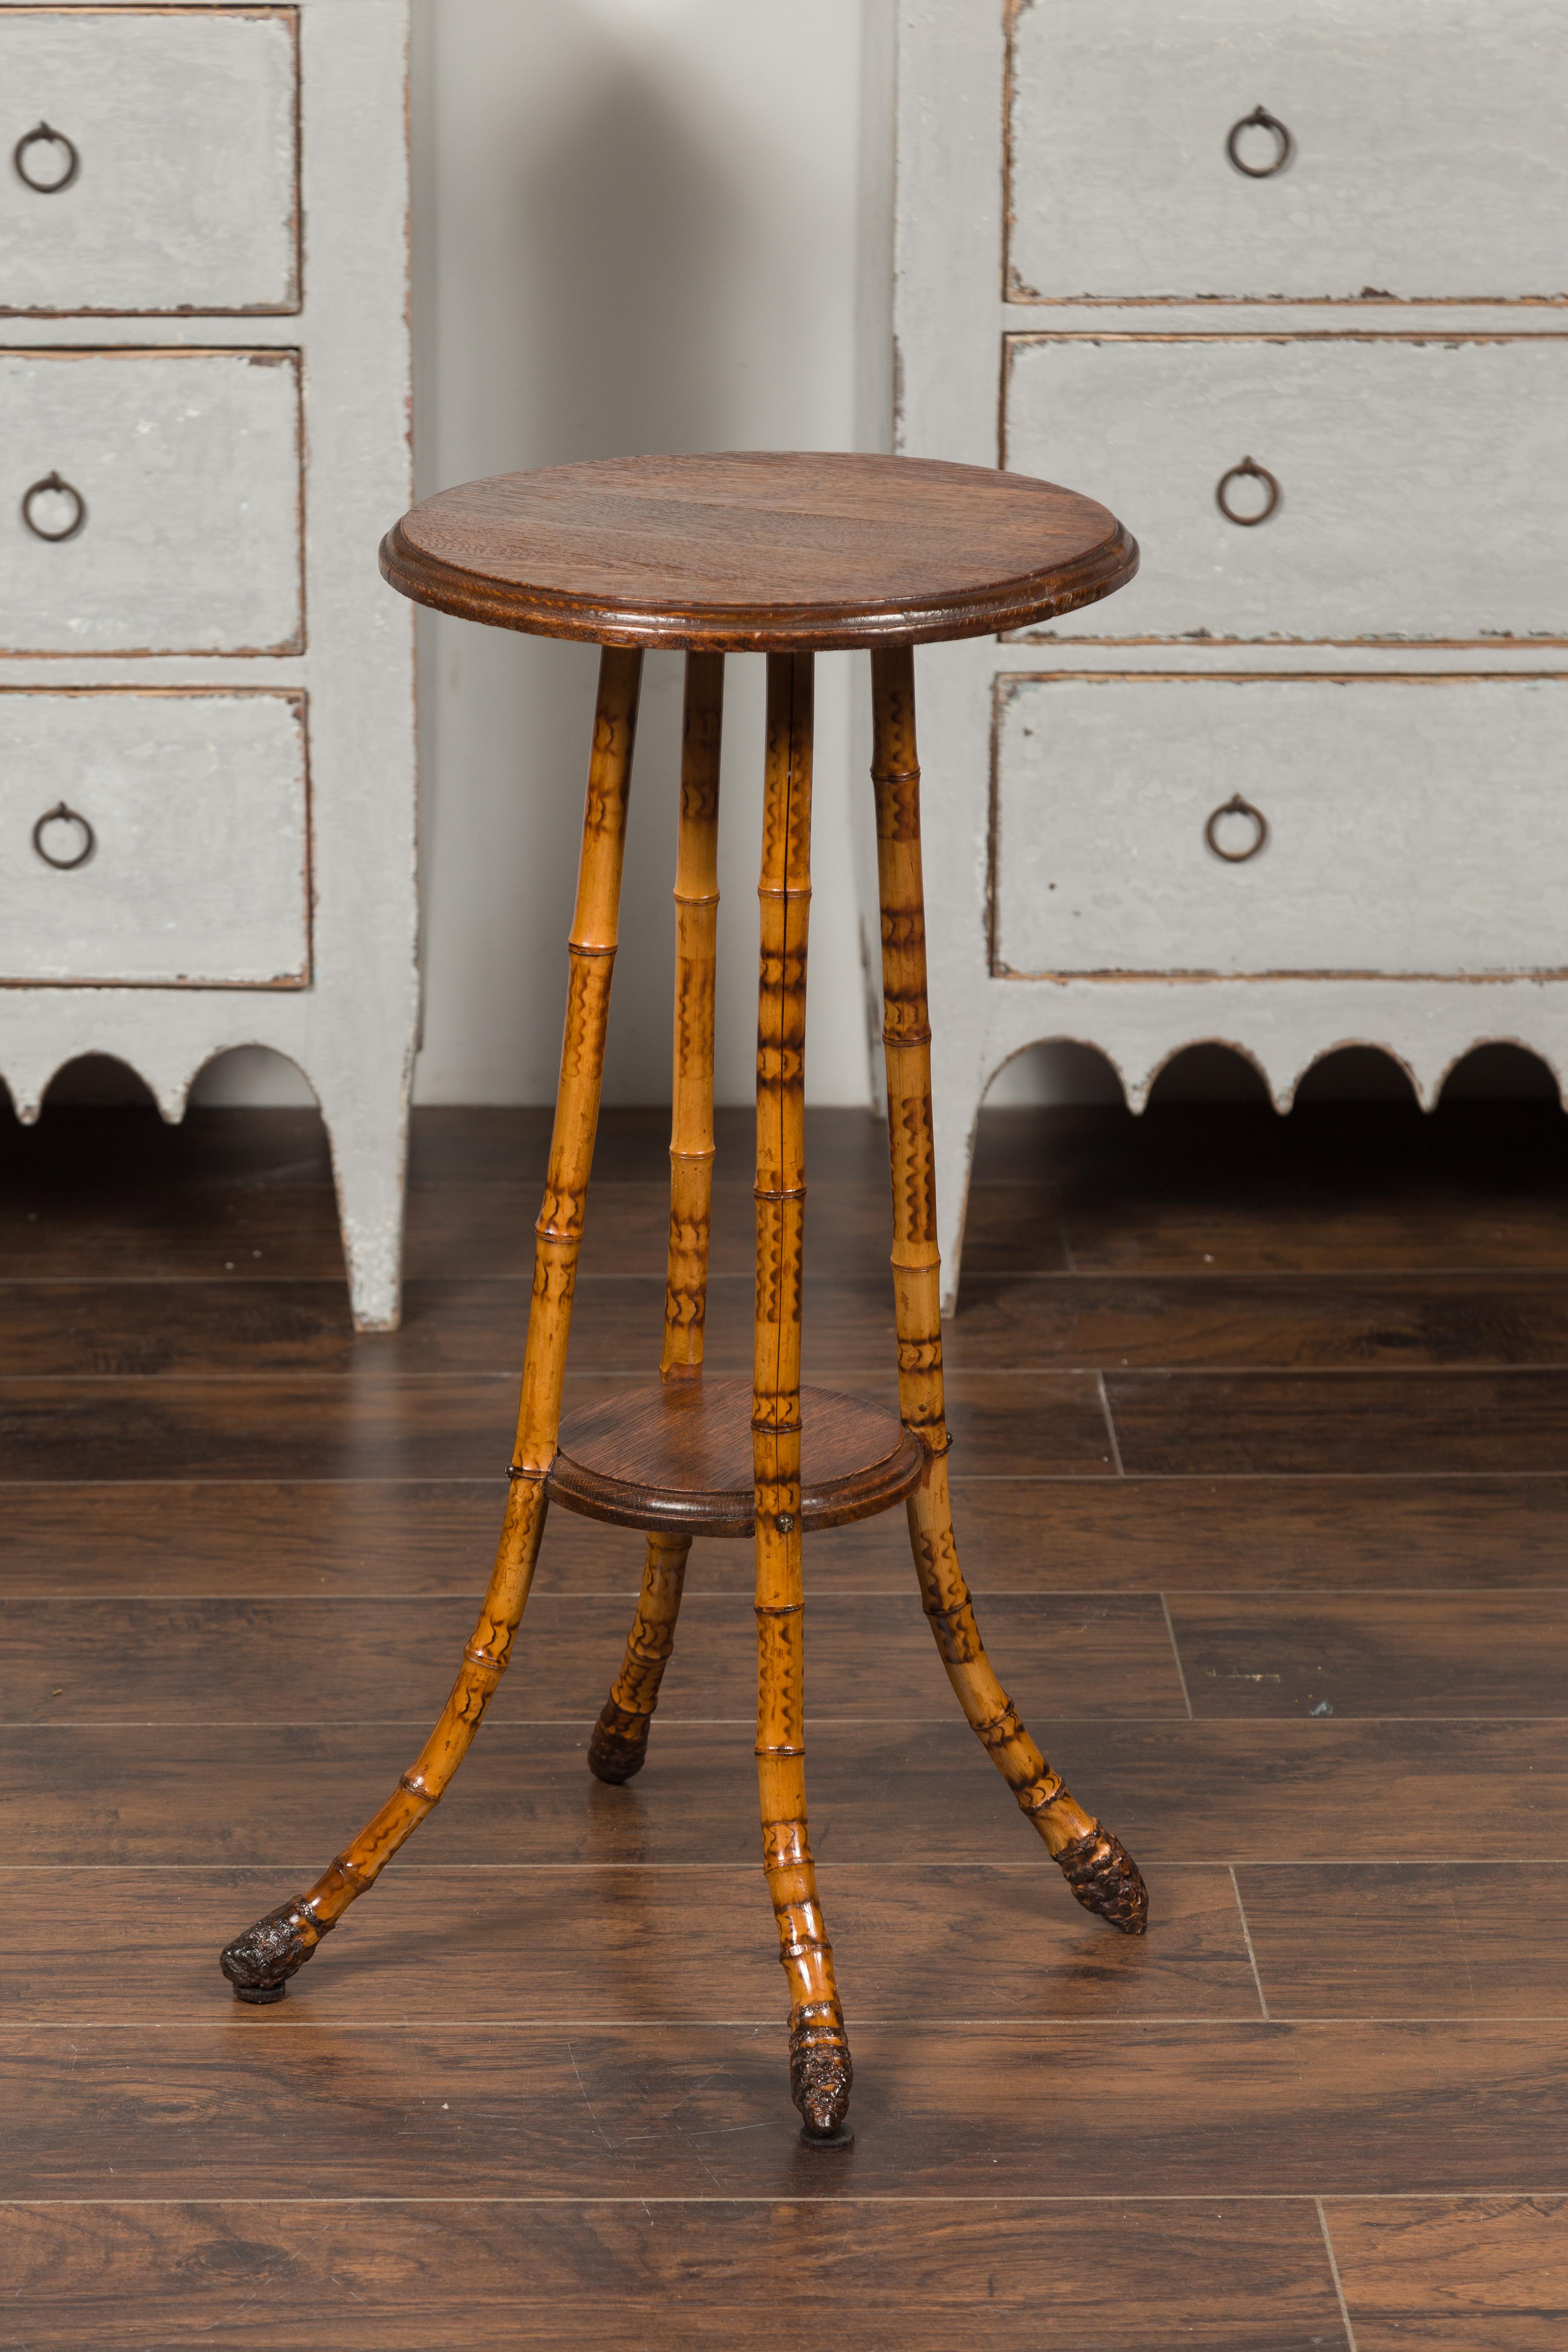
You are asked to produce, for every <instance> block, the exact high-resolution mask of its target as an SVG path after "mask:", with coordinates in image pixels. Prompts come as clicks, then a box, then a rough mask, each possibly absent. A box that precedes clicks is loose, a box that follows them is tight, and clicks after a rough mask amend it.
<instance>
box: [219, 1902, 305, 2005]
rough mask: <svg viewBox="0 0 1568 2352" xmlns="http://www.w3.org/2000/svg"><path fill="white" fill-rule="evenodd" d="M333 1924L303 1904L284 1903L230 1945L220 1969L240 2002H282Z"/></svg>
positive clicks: (224, 1950)
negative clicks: (290, 1983) (293, 1979)
mask: <svg viewBox="0 0 1568 2352" xmlns="http://www.w3.org/2000/svg"><path fill="white" fill-rule="evenodd" d="M332 1924H333V1923H332V1922H331V1920H327V1921H324V1922H323V1921H322V1920H320V1919H313V1918H312V1917H311V1916H310V1913H309V1911H307V1910H306V1909H305V1908H304V1906H302V1905H301V1904H299V1903H282V1904H279V1907H278V1909H277V1910H276V1911H268V1914H267V1916H266V1918H265V1919H258V1921H257V1923H256V1925H255V1927H247V1929H246V1931H245V1933H244V1935H243V1936H237V1937H235V1939H234V1941H233V1943H232V1944H226V1945H225V1947H224V1948H223V1950H222V1951H221V1952H220V1953H219V1955H218V1966H219V1968H220V1969H222V1970H223V1972H224V1974H225V1976H226V1978H227V1979H228V1980H229V1982H230V1984H231V1985H232V1986H233V1987H234V1997H235V1999H236V2000H243V2001H248V2002H250V2003H251V2004H253V2005H254V2006H255V2007H258V2008H259V2007H262V2006H263V2005H264V2004H266V2003H267V2002H268V2001H274V2000H282V1998H283V1996H284V1994H285V1992H286V1991H287V1990H288V1989H289V1978H290V1977H291V1976H293V1975H294V1974H295V1972H296V1970H298V1969H302V1968H303V1967H304V1965H305V1963H306V1961H307V1960H308V1959H309V1958H310V1955H311V1953H312V1952H313V1951H314V1950H315V1948H316V1947H317V1945H318V1944H319V1943H320V1942H321V1937H323V1936H324V1935H326V1934H327V1933H328V1931H329V1929H330V1928H331V1926H332Z"/></svg>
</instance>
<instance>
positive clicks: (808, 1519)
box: [544, 1413, 925, 1537]
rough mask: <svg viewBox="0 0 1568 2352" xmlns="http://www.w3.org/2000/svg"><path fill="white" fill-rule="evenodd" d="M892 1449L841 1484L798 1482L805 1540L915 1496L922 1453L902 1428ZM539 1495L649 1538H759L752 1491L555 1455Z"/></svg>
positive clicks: (839, 1480) (840, 1480) (916, 1440)
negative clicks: (680, 1481) (668, 1481)
mask: <svg viewBox="0 0 1568 2352" xmlns="http://www.w3.org/2000/svg"><path fill="white" fill-rule="evenodd" d="M888 1418H889V1421H891V1422H894V1425H895V1427H897V1429H898V1432H899V1440H898V1443H897V1444H896V1445H894V1446H892V1447H891V1448H890V1449H889V1452H888V1453H886V1454H883V1455H882V1456H881V1457H880V1459H879V1460H878V1461H876V1462H869V1463H868V1464H867V1465H866V1466H865V1468H864V1469H862V1470H852V1471H851V1472H850V1473H849V1475H848V1476H847V1477H846V1478H832V1479H827V1480H825V1481H824V1482H823V1483H822V1484H820V1485H817V1486H808V1485H805V1484H804V1483H803V1485H802V1486H801V1490H800V1525H801V1533H802V1534H803V1535H812V1534H814V1533H815V1532H816V1530H817V1529H818V1528H843V1527H848V1526H849V1525H850V1524H851V1522H852V1521H854V1520H856V1519H869V1518H875V1517H877V1515H878V1513H879V1512H881V1511H889V1510H891V1509H892V1507H893V1506H894V1505H895V1503H901V1502H903V1501H904V1500H905V1498H906V1496H910V1495H912V1494H913V1492H914V1490H915V1488H916V1487H917V1486H919V1485H920V1482H921V1470H922V1468H923V1466H924V1463H925V1448H924V1446H923V1445H922V1444H921V1442H920V1440H919V1438H918V1437H911V1436H910V1433H909V1431H908V1430H907V1429H905V1428H904V1426H903V1425H902V1423H899V1422H896V1421H894V1416H893V1415H892V1414H891V1413H889V1416H888ZM544 1491H545V1493H546V1494H547V1495H548V1496H549V1497H550V1499H551V1501H552V1503H560V1504H561V1505H563V1507H564V1508H565V1509H566V1510H569V1511H575V1512H576V1513H577V1514H578V1516H579V1517H582V1518H585V1519H597V1520H599V1521H600V1522H601V1523H603V1524H606V1525H609V1526H612V1527H622V1528H641V1529H643V1531H644V1532H645V1533H646V1534H648V1535H689V1536H692V1537H698V1536H750V1535H754V1534H755V1532H756V1502H755V1496H754V1495H753V1493H752V1490H751V1488H749V1487H746V1486H735V1487H730V1488H725V1487H693V1486H640V1485H638V1484H637V1483H636V1482H635V1481H633V1480H631V1479H624V1478H610V1477H606V1476H605V1473H604V1472H603V1471H602V1470H594V1469H591V1468H589V1466H588V1465H586V1464H585V1463H582V1462H575V1461H574V1460H573V1458H572V1456H571V1455H570V1454H557V1455H556V1456H555V1459H554V1461H553V1462H552V1464H551V1465H550V1468H549V1470H548V1471H547V1472H546V1473H545V1478H544Z"/></svg>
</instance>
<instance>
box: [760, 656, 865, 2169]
mask: <svg viewBox="0 0 1568 2352" xmlns="http://www.w3.org/2000/svg"><path fill="white" fill-rule="evenodd" d="M811 721H812V656H810V655H809V654H793V655H792V654H770V655H769V656H768V725H767V768H766V784H765V790H764V796H763V870H762V878H761V880H760V882H759V884H758V897H759V899H760V900H761V905H762V962H761V976H760V981H759V986H758V1004H757V1183H756V1194H757V1303H756V1334H755V1355H754V1359H753V1367H752V1463H753V1469H754V1475H755V1479H756V1540H757V1788H758V1795H759V1798H760V1801H761V1808H762V1818H763V1870H764V1871H765V1873H766V1874H767V1881H768V1887H769V1891H770V1893H771V1894H772V1895H773V1916H774V1917H775V1918H776V1919H777V1921H778V1929H779V1958H780V1959H781V1960H782V1961H783V1963H784V1973H785V1975H786V1976H787V1978H788V1979H789V1985H790V1992H791V1997H792V1998H791V2006H790V2020H789V2024H790V2034H789V2064H790V2091H791V2094H792V2095H793V2097H794V2100H795V2105H796V2106H797V2107H798V2108H799V2109H800V2112H801V2116H802V2119H803V2120H802V2132H801V2136H802V2137H803V2138H804V2139H805V2140H806V2141H807V2142H808V2143H809V2142H813V2141H815V2142H817V2143H821V2142H823V2141H828V2142H833V2143H836V2144H838V2145H842V2144H843V2142H844V2139H845V2138H846V2137H847V2135H846V2134H845V2132H844V2128H843V2126H844V2115H845V2110H846V2108H847V2106H848V2104H849V2086H850V2083H851V2081H852V2079H853V2077H852V2072H851V2068H850V2063H849V2045H848V2042H847V2040H846V2038H845V2032H844V2013H843V2011H842V2010H841V2009H840V2007H839V2005H838V1994H837V1987H836V1986H835V1983H834V1979H833V1951H832V1947H831V1946H830V1945H829V1943H828V1941H827V1936H826V1928H825V1927H824V1924H823V1918H822V1911H821V1907H820V1906H819V1904H818V1902H817V1898H816V1872H815V1870H814V1868H813V1866H812V1859H811V1848H810V1846H809V1844H808V1843H807V1841H806V1822H805V1638H804V1637H805V1618H804V1608H805V1604H804V1601H803V1600H802V1597H801V1573H800V1536H801V1530H800V1315H801V1266H802V1249H803V1240H804V1226H805V947H806V920H807V914H808V910H809V908H810V902H811Z"/></svg>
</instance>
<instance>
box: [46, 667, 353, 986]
mask: <svg viewBox="0 0 1568 2352" xmlns="http://www.w3.org/2000/svg"><path fill="white" fill-rule="evenodd" d="M62 802H63V803H64V804H65V806H66V808H67V809H68V811H70V812H71V813H72V814H71V815H70V816H68V817H61V816H59V815H58V814H55V815H51V814H50V813H51V812H55V811H58V809H59V807H60V804H61V803H62ZM81 820H85V824H84V823H83V822H81ZM89 828H90V830H89ZM309 838H310V828H309V821H308V795H307V787H306V754H305V708H304V698H303V697H302V696H300V695H297V694H277V693H257V694H200V693H195V694H187V693H183V692H173V691H163V692H160V691H157V690H151V691H147V692H142V693H117V692H111V691H107V690H102V691H97V692H95V691H92V690H91V689H88V690H85V691H83V692H80V693H77V694H51V693H47V692H33V691H30V690H26V689H22V688H8V689H5V690H0V839H3V841H4V844H5V849H4V855H3V856H0V941H3V942H4V945H3V946H0V979H4V980H5V982H9V983H11V984H15V983H16V982H35V983H39V982H56V983H58V982H96V983H99V984H103V983H105V982H127V983H139V984H141V985H143V986H179V985H184V986H191V987H201V986H204V985H205V986H213V987H220V988H268V987H270V988H279V987H283V988H299V987H301V986H303V985H304V984H305V982H307V981H308V979H309V977H310V922H309V892H310V877H309V856H308V844H309ZM84 852H85V853H86V854H85V855H83V853H84ZM78 859H80V862H79V863H74V862H71V861H75V860H78ZM51 860H53V861H56V862H54V863H51V862H50V861H51Z"/></svg>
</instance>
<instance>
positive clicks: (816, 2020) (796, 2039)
mask: <svg viewBox="0 0 1568 2352" xmlns="http://www.w3.org/2000/svg"><path fill="white" fill-rule="evenodd" d="M854 2080H855V2069H854V2067H853V2066H852V2065H851V2064H850V2063H849V2043H848V2042H847V2039H846V2036H845V2032H844V2012H843V2011H842V2010H841V2009H840V2008H839V2006H838V2003H837V2001H836V2000H804V2001H802V2002H801V2003H800V2005H799V2007H798V2008H796V2009H793V2010H792V2011H790V2020H789V2089H790V2096H791V2098H792V2099H793V2100H794V2101H795V2105H796V2106H797V2107H798V2108H799V2109H800V2115H801V2134H800V2136H801V2137H802V2139H803V2140H805V2141H806V2142H807V2143H808V2145H809V2144H811V2143H813V2142H815V2143H817V2144H825V2143H826V2144H831V2143H837V2144H839V2145H842V2144H843V2143H844V2141H845V2140H846V2139H847V2137H848V2135H847V2133H846V2132H845V2129H844V2117H845V2116H846V2114H847V2111H848V2106H849V2090H850V2085H851V2084H853V2082H854Z"/></svg>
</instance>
